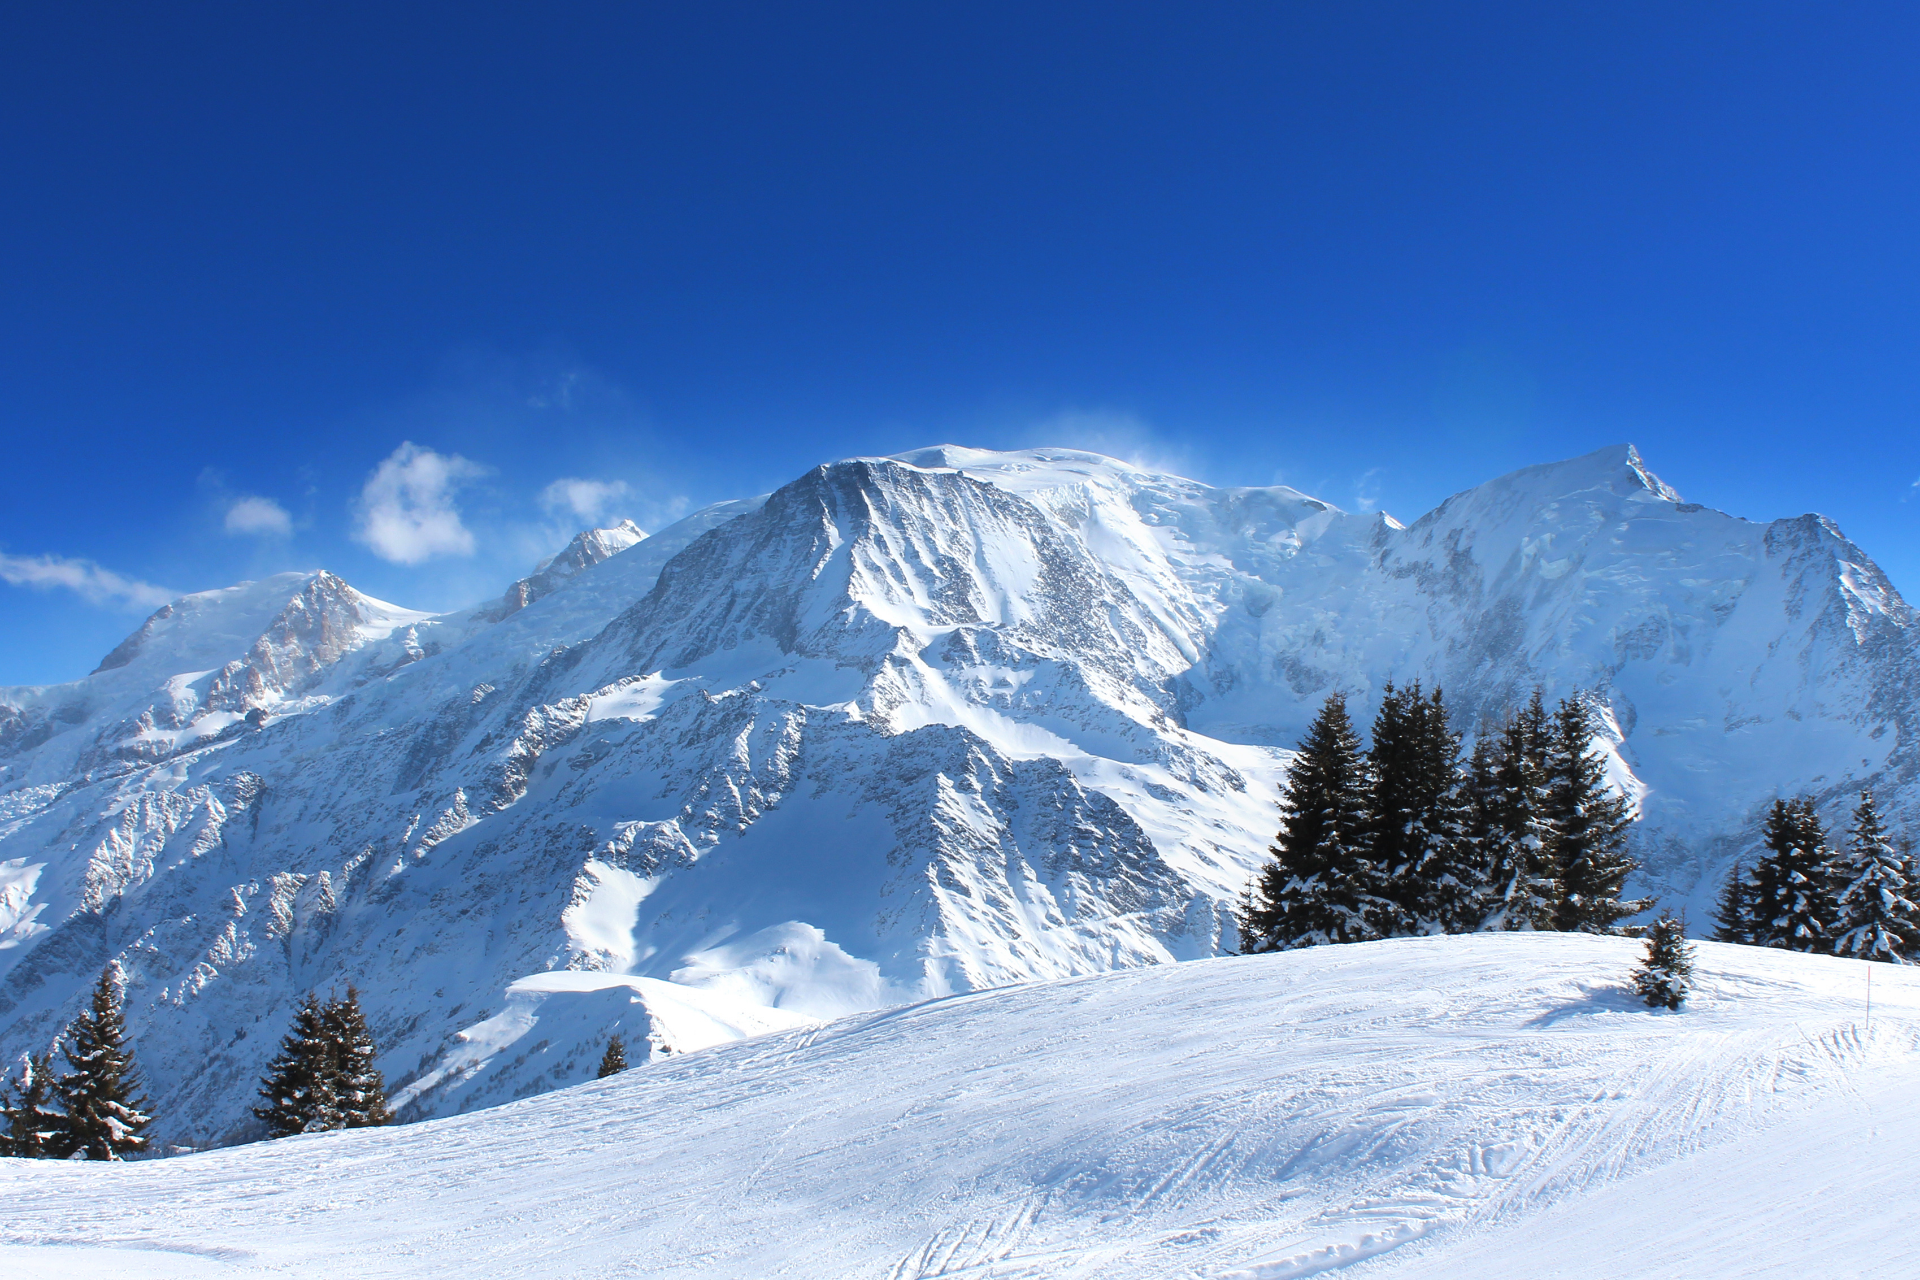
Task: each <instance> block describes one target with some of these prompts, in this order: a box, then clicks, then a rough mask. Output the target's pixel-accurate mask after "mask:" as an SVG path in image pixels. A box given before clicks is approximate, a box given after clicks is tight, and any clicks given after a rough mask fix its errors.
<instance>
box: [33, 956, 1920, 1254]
mask: <svg viewBox="0 0 1920 1280" xmlns="http://www.w3.org/2000/svg"><path fill="white" fill-rule="evenodd" d="M1638 950H1639V947H1638V946H1637V944H1634V943H1632V942H1629V941H1626V940H1623V939H1611V938H1591V937H1584V936H1573V935H1551V934H1533V935H1528V934H1502V935H1480V936H1473V937H1452V938H1434V939H1407V940H1398V941H1392V942H1384V943H1368V944H1363V945H1358V946H1348V947H1323V948H1318V949H1314V950H1309V951H1303V952H1293V953H1288V954H1285V955H1277V956H1257V957H1246V958H1232V959H1224V960H1211V961H1201V962H1196V963H1191V964H1181V965H1162V966H1155V967H1152V968H1147V969H1137V970H1131V971H1126V972H1119V973H1109V974H1103V975H1097V976H1094V977H1091V978H1079V979H1071V980H1065V981H1059V982H1053V983H1046V984H1036V985H1030V986H1026V987H1019V988H1012V989H1008V990H1002V991H991V992H982V993H976V994H972V995H964V996H955V997H950V998H947V999H944V1000H938V1001H934V1002H932V1003H929V1004H922V1005H918V1006H914V1007H912V1008H907V1009H902V1010H897V1011H893V1012H887V1013H880V1014H866V1015H858V1016H854V1017H851V1018H847V1019H843V1020H841V1021H838V1022H834V1023H832V1024H829V1025H827V1026H825V1027H822V1028H814V1029H803V1030H796V1031H789V1032H781V1033H777V1034H773V1035H768V1036H764V1037H762V1038H759V1039H756V1040H748V1041H743V1042H735V1043H729V1044H723V1045H720V1046H718V1047H716V1048H712V1049H707V1050H705V1051H702V1052H697V1053H690V1054H686V1055H684V1056H674V1057H669V1058H667V1059H665V1060H664V1061H660V1062H656V1063H655V1064H653V1065H650V1066H646V1067H642V1068H636V1069H634V1070H632V1071H629V1072H627V1073H626V1074H624V1075H620V1076H616V1077H614V1078H612V1079H610V1080H606V1081H601V1082H598V1083H589V1084H585V1085H581V1086H578V1087H575V1088H571V1089H568V1090H565V1091H562V1092H556V1093H549V1094H547V1095H545V1096H542V1097H539V1098H534V1099H529V1100H526V1101H523V1102H519V1103H515V1104H512V1105H509V1106H504V1107H498V1108H493V1109H490V1110H486V1111H482V1112H478V1113H475V1114H472V1115H466V1116H458V1117H452V1118H448V1119H444V1120H438V1121H430V1122H427V1123H424V1124H418V1125H409V1126H403V1127H399V1128H394V1129H387V1130H358V1131H349V1132H340V1133H330V1134H316V1135H309V1136H306V1137H299V1138H290V1139H283V1140H280V1141H277V1142H271V1143H261V1144H256V1145H253V1146H248V1147H242V1148H236V1149H232V1150H226V1151H216V1152H209V1153H206V1154H201V1155H193V1156H185V1157H181V1158H179V1159H176V1160H167V1161H150V1162H145V1163H136V1164H129V1165H121V1166H98V1165H95V1166H87V1165H63V1164H51V1163H47V1162H29V1161H0V1197H4V1199H5V1202H6V1204H7V1206H8V1212H7V1220H6V1223H5V1227H4V1233H5V1234H4V1236H0V1240H3V1241H4V1243H0V1269H3V1270H5V1271H6V1273H7V1274H9V1275H12V1276H20V1277H38V1276H46V1277H54V1276H59V1277H62V1280H73V1278H77V1280H87V1278H88V1277H92V1276H110V1275H112V1276H117V1275H125V1274H133V1273H138V1274H142V1275H150V1276H180V1277H194V1278H195V1280H199V1278H202V1277H221V1276H235V1277H239V1276H249V1275H276V1276H325V1277H328V1278H329V1280H347V1278H350V1277H358V1276H368V1277H372V1276H380V1277H408V1276H438V1275H445V1274H448V1273H449V1272H452V1273H458V1274H463V1275H469V1274H470V1275H488V1276H501V1277H514V1276H526V1277H551V1276H586V1275H613V1274H636V1275H647V1276H656V1277H663V1278H664V1277H696V1276H714V1277H718V1276H725V1277H735V1276H763V1275H788V1276H795V1277H802V1278H804V1277H820V1278H821V1280H850V1278H854V1277H872V1278H873V1280H927V1278H930V1277H936V1276H943V1277H960V1276H965V1277H1000V1278H1003V1280H1004V1278H1009V1277H1031V1278H1037V1277H1076V1276H1077V1277H1094V1276H1098V1277H1101V1280H1125V1278H1126V1277H1140V1278H1142V1280H1172V1278H1182V1277H1192V1278H1195V1280H1198V1278H1201V1277H1206V1278H1207V1280H1229V1278H1233V1280H1250V1278H1258V1280H1280V1278H1282V1277H1298V1276H1306V1275H1325V1274H1329V1273H1333V1274H1340V1273H1344V1272H1345V1271H1346V1270H1347V1269H1348V1268H1352V1269H1353V1272H1354V1273H1355V1274H1363V1275H1367V1276H1458V1275H1470V1274H1483V1273H1484V1274H1496V1275H1552V1276H1569V1275H1574V1276H1578V1275H1593V1276H1601V1275H1607V1276H1617V1275H1623V1274H1624V1275H1632V1276H1640V1277H1656V1276H1672V1277H1689V1278H1693V1280H1716V1278H1718V1277H1732V1276H1743V1277H1745V1276H1780V1277H1788V1276H1803V1275H1808V1274H1819V1275H1823V1276H1887V1277H1892V1276H1898V1275H1906V1274H1910V1273H1911V1269H1912V1268H1911V1262H1912V1259H1911V1247H1912V1245H1911V1242H1912V1240H1913V1238H1914V1231H1915V1229H1916V1228H1920V1198H1916V1197H1915V1196H1914V1195H1913V1194H1912V1193H1911V1189H1910V1188H1911V1186H1912V1180H1913V1179H1914V1177H1915V1176H1916V1174H1920V1158H1916V1156H1915V1152H1916V1151H1920V1088H1916V1086H1920V1056H1916V1046H1917V1045H1920V975H1916V974H1915V973H1914V972H1913V971H1912V970H1908V969H1903V968H1895V967H1892V966H1885V965H1882V966H1875V973H1874V984H1873V994H1874V1004H1873V1017H1872V1022H1871V1026H1870V1027H1869V1026H1868V1025H1867V1023H1866V1019H1865V1008H1864V1001H1863V996H1864V994H1865V979H1866V972H1867V968H1868V966H1866V965H1865V964H1863V963H1861V962H1858V961H1851V960H1836V959H1832V958H1827V957H1814V956H1803V955H1795V954H1789V953H1785V952H1775V951H1764V950H1757V949H1752V948H1741V947H1728V946H1718V945H1714V944H1703V945H1702V946H1701V953H1702V954H1701V957H1700V960H1701V963H1700V986H1699V988H1698V990H1697V993H1696V995H1695V997H1694V999H1693V1001H1692V1002H1691V1003H1690V1005H1689V1006H1688V1007H1687V1008H1686V1009H1685V1010H1684V1011H1682V1012H1680V1013H1678V1014H1672V1013H1667V1012H1664V1011H1661V1012H1654V1011H1650V1010H1648V1009H1646V1008H1644V1007H1642V1006H1640V1005H1638V1003H1637V1002H1636V1001H1634V999H1633V998H1632V997H1631V995H1630V994H1628V992H1627V990H1626V981H1625V979H1626V973H1627V970H1628V968H1629V966H1630V965H1631V963H1632V961H1633V959H1634V957H1635V955H1636V954H1637V952H1638Z"/></svg>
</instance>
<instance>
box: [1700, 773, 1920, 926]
mask: <svg viewBox="0 0 1920 1280" xmlns="http://www.w3.org/2000/svg"><path fill="white" fill-rule="evenodd" d="M1764 843H1765V845H1766V852H1765V853H1764V854H1763V855H1762V856H1761V857H1760V858H1759V859H1758V860H1757V861H1756V862H1755V863H1754V864H1753V865H1752V866H1751V867H1749V866H1746V865H1744V864H1742V865H1737V866H1735V867H1734V869H1733V872H1732V874H1731V875H1729V876H1728V877H1727V883H1726V885H1725V886H1724V887H1723V888H1722V889H1721V892H1720V901H1719V905H1718V908H1717V910H1716V912H1715V917H1716V918H1715V924H1716V928H1715V930H1714V935H1713V936H1714V937H1715V938H1716V939H1717V940H1719V941H1721V942H1742V943H1746V944H1748V945H1749V946H1758V947H1779V948H1781V949H1783V950H1787V951H1807V952H1814V953H1818V954H1823V955H1841V956H1855V957H1858V958H1859V959H1862V960H1886V961H1892V962H1894V963H1897V964H1910V963H1913V962H1914V960H1915V957H1916V955H1917V954H1920V906H1916V905H1915V899H1916V898H1920V883H1916V879H1915V877H1916V870H1915V867H1914V861H1913V858H1912V856H1911V854H1910V853H1908V852H1907V851H1905V850H1902V849H1900V848H1897V847H1896V846H1895V844H1894V841H1893V838H1892V836H1891V834H1890V833H1889V832H1888V830H1887V826H1886V822H1885V820H1884V819H1883V818H1882V817H1881V815H1880V809H1879V805H1878V804H1877V803H1876V802H1875V801H1874V798H1873V792H1872V791H1871V790H1866V791H1862V792H1861V793H1860V803H1859V804H1858V805H1856V806H1855V807H1854V810H1853V824H1852V827H1851V829H1850V830H1849V832H1848V836H1847V842H1846V847H1845V848H1844V849H1841V848H1836V847H1835V846H1834V844H1833V843H1832V842H1831V840H1830V839H1829V837H1828V834H1827V831H1826V828H1825V827H1824V826H1823V825H1822V824H1821V822H1820V815H1819V813H1818V812H1817V811H1816V810H1815V808H1814V803H1813V801H1812V800H1810V799H1806V798H1804V797H1803V798H1801V799H1797V800H1776V801H1774V802H1773V809H1772V811H1771V812H1770V813H1769V814H1768V815H1767V825H1766V832H1765V836H1764Z"/></svg>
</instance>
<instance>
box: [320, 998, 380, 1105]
mask: <svg viewBox="0 0 1920 1280" xmlns="http://www.w3.org/2000/svg"><path fill="white" fill-rule="evenodd" d="M322 1023H323V1026H324V1028H325V1031H326V1036H327V1039H328V1042H329V1044H330V1046H331V1048H332V1078H331V1081H330V1085H331V1090H330V1091H331V1093H332V1095H333V1103H334V1108H335V1113H336V1116H337V1119H338V1124H339V1127H341V1128H345V1129H365V1128H369V1127H371V1126H374V1125H382V1124H391V1123H392V1122H393V1113H392V1112H390V1111H388V1110H387V1086H386V1080H385V1079H384V1078H383V1077H382V1076H381V1074H380V1068H379V1067H377V1066H375V1065H374V1059H375V1058H377V1057H378V1056H379V1050H378V1048H377V1047H376V1046H375V1045H374V1042H373V1033H372V1032H371V1031H369V1030H368V1029H367V1019H366V1014H365V1013H364V1012H362V1010H361V1008H360V993H359V992H358V991H356V990H354V988H353V984H352V983H348V984H347V994H346V995H345V996H344V997H342V998H340V999H337V1000H329V1001H328V1002H327V1007H326V1010H325V1013H324V1014H323V1016H322Z"/></svg>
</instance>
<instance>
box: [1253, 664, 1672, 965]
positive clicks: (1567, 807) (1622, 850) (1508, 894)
mask: <svg viewBox="0 0 1920 1280" xmlns="http://www.w3.org/2000/svg"><path fill="white" fill-rule="evenodd" d="M1281 811H1282V814H1283V825H1282V827H1281V830H1280V834H1279V836H1278V838H1277V839H1276V840H1275V842H1274V846H1273V848H1272V850H1271V851H1270V852H1271V853H1272V855H1273V858H1272V861H1271V862H1269V863H1268V864H1267V865H1266V867H1265V868H1263V869H1262V870H1261V872H1260V874H1259V875H1258V876H1257V877H1256V878H1255V881H1254V883H1253V884H1252V885H1251V886H1249V888H1248V890H1247V893H1246V895H1245V896H1244V897H1243V898H1242V900H1241V904H1240V913H1239V916H1240V948H1241V950H1242V951H1244V952H1256V951H1283V950H1289V949H1292V948H1295V947H1308V946H1315V945H1319V944H1323V943H1333V942H1363V941H1367V940H1369V939H1374V938H1391V937H1404V936H1409V935H1420V934H1436V933H1470V932H1475V931H1478V930H1487V929H1493V930H1499V929H1557V930H1564V931H1580V932H1589V933H1609V932H1612V931H1614V929H1615V928H1616V926H1617V925H1618V923H1619V922H1620V921H1621V920H1623V919H1625V918H1626V917H1628V916H1631V915H1634V914H1636V913H1638V912H1640V911H1644V910H1645V909H1646V908H1647V905H1648V904H1647V903H1644V902H1639V901H1631V900H1626V899H1623V898H1622V897H1621V896H1620V895H1621V893H1622V891H1623V889H1624V886H1625V883H1626V879H1627V876H1628V875H1629V874H1630V873H1631V872H1632V871H1633V869H1634V867H1635V865H1636V864H1635V862H1634V861H1633V859H1632V858H1630V857H1629V856H1628V855H1627V848H1626V843H1627V829H1628V827H1629V826H1630V825H1631V823H1632V818H1631V817H1630V816H1629V814H1628V812H1627V806H1626V802H1625V801H1624V800H1623V799H1622V798H1621V797H1620V796H1618V795H1617V794H1615V793H1614V792H1613V791H1611V790H1610V789H1609V788H1608V787H1607V785H1606V780H1605V771H1604V767H1603V765H1602V762H1601V759H1600V757H1599V756H1598V755H1596V754H1595V753H1594V751H1593V724H1592V718H1591V715H1590V713H1589V712H1588V710H1587V708H1586V707H1585V705H1584V704H1582V703H1580V702H1578V701H1577V700H1574V699H1567V700H1566V701H1563V702H1562V703H1560V705H1559V707H1558V709H1557V710H1556V711H1554V712H1552V713H1549V712H1548V711H1547V709H1546V706H1545V704H1544V702H1543V701H1542V699H1541V696H1540V694H1539V693H1538V691H1536V692H1535V693H1534V696H1533V699H1532V701H1531V702H1529V703H1528V705H1527V706H1526V707H1525V708H1524V709H1522V710H1521V711H1520V712H1519V713H1517V714H1515V715H1513V716H1510V717H1509V718H1508V719H1507V721H1506V722H1505V723H1504V724H1503V725H1501V726H1499V728H1498V729H1497V730H1496V731H1494V732H1491V733H1484V734H1482V735H1481V736H1480V737H1479V739H1478V740H1477V741H1476V742H1475V744H1474V748H1473V752H1472V755H1471V757H1470V758H1469V759H1467V760H1464V761H1463V760H1462V759H1461V744H1460V736H1459V735H1458V734H1457V733H1455V732H1454V731H1453V730H1452V729H1451V728H1450V727H1449V721H1448V715H1447V709H1446V703H1445V700H1444V699H1443V698H1442V696H1441V693H1440V691H1439V690H1438V689H1435V690H1434V691H1433V692H1432V693H1431V694H1426V693H1423V692H1422V691H1421V688H1420V685H1419V684H1418V682H1416V683H1414V684H1413V685H1411V686H1408V687H1406V688H1395V687H1394V686H1392V685H1388V686H1387V689H1386V691H1385V695H1384V697H1383V698H1382V700H1381V704H1380V710H1379V712H1378V714H1377V715H1376V716H1375V717H1374V722H1373V733H1372V742H1371V744H1370V745H1369V746H1367V747H1366V748H1365V749H1362V747H1361V744H1360V738H1359V735H1358V733H1357V732H1356V731H1355V730H1354V727H1353V724H1352V721H1351V720H1350V719H1349V717H1348V715H1347V708H1346V700H1345V698H1344V697H1341V696H1340V695H1335V696H1333V697H1330V698H1328V699H1327V701H1326V703H1325V705H1323V706H1322V707H1321V709H1320V713H1319V715H1318V716H1316V717H1315V719H1314V722H1313V724H1312V726H1311V727H1310V728H1309V729H1308V731H1307V737H1306V739H1305V740H1304V741H1303V742H1302V743H1301V744H1300V754H1299V758H1298V759H1297V760H1296V761H1295V763H1294V765H1293V768H1292V769H1291V770H1289V771H1288V774H1287V780H1286V783H1285V785H1284V787H1283V788H1282V792H1281Z"/></svg>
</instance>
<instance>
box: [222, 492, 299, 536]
mask: <svg viewBox="0 0 1920 1280" xmlns="http://www.w3.org/2000/svg"><path fill="white" fill-rule="evenodd" d="M227 532H228V533H243V534H259V535H262V536H265V537H272V538H285V537H289V536H291V535H292V533H293V517H292V516H289V515H288V514H287V509H286V508H285V507H283V506H281V505H280V504H279V503H277V502H275V501H274V500H273V499H272V498H254V497H247V498H240V499H238V500H236V501H235V502H234V504H233V505H232V506H230V507H228V508H227Z"/></svg>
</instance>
